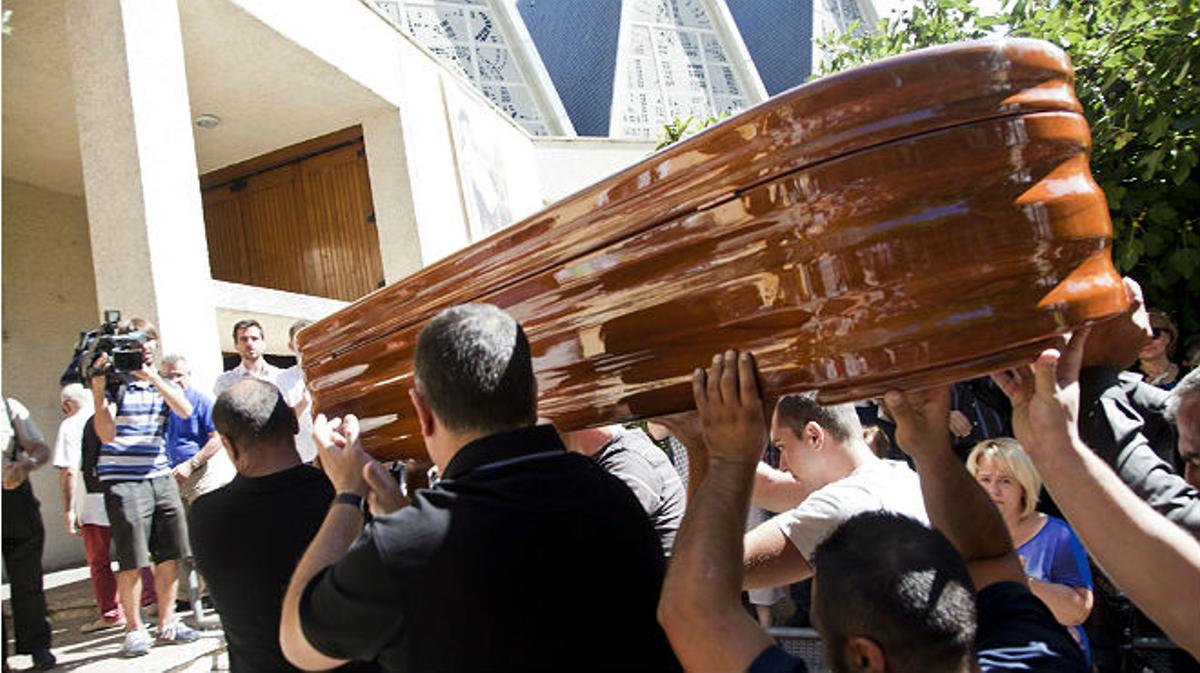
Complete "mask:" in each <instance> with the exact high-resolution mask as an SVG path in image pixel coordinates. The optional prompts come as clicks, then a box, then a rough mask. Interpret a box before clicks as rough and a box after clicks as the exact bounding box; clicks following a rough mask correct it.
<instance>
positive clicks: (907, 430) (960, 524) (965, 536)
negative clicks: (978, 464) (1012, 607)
mask: <svg viewBox="0 0 1200 673" xmlns="http://www.w3.org/2000/svg"><path fill="white" fill-rule="evenodd" d="M884 400H885V402H886V404H887V408H888V413H890V414H891V416H892V418H893V419H894V420H895V421H896V441H897V442H898V443H899V444H900V447H901V448H902V449H904V451H905V452H906V453H908V454H909V455H910V456H912V458H913V462H914V463H916V468H917V475H918V476H919V477H920V479H921V493H922V495H923V497H924V499H925V511H926V512H928V513H929V522H930V523H931V524H932V525H933V527H934V528H937V529H938V530H940V531H941V532H942V534H943V535H945V536H946V538H947V539H949V540H950V543H951V544H953V545H954V548H955V549H957V550H958V553H959V554H960V555H962V557H963V560H964V561H966V564H967V570H968V571H969V572H970V573H971V580H972V581H973V582H974V583H975V589H976V590H977V591H978V590H981V589H983V588H984V587H986V586H988V585H990V584H995V583H997V582H1020V583H1024V582H1025V571H1024V569H1023V568H1022V567H1021V561H1020V559H1019V558H1018V557H1017V554H1016V552H1015V551H1014V550H1013V545H1012V538H1011V537H1010V536H1009V534H1008V529H1007V528H1006V527H1005V526H1004V520H1003V519H1002V518H1001V517H1000V512H999V511H997V509H996V506H995V505H994V504H993V503H992V501H991V500H990V499H989V498H988V496H987V494H986V493H984V491H983V489H982V488H980V486H979V483H978V482H976V481H975V479H974V477H972V476H971V474H970V473H969V472H967V469H966V467H964V466H963V464H962V462H961V461H959V460H958V458H957V457H956V456H955V455H954V451H953V450H952V449H951V446H950V436H949V434H948V433H947V432H946V424H947V423H948V422H949V420H948V419H949V417H950V390H949V388H941V389H936V390H923V391H915V392H908V393H902V392H900V391H897V390H893V391H889V392H888V393H887V395H886V397H885V398H884Z"/></svg>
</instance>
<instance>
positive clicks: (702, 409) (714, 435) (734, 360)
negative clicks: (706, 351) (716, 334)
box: [692, 350, 767, 465]
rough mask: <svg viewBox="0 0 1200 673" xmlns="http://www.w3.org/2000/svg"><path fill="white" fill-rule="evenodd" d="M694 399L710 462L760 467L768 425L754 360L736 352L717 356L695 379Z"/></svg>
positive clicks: (693, 386) (693, 380)
mask: <svg viewBox="0 0 1200 673" xmlns="http://www.w3.org/2000/svg"><path fill="white" fill-rule="evenodd" d="M692 395H693V396H694V397H695V398H696V410H697V411H698V412H699V413H700V426H701V427H702V428H703V429H704V444H705V445H706V446H707V447H708V456H709V461H710V462H711V461H725V462H730V463H743V464H750V465H757V464H758V461H759V459H761V458H762V453H763V447H765V446H766V445H767V422H766V418H765V415H764V413H763V401H762V396H761V395H760V394H759V392H758V367H757V366H756V365H755V363H754V357H753V356H752V355H750V353H741V354H740V355H739V353H738V352H737V351H735V350H728V351H725V353H724V354H723V355H715V356H713V361H712V366H711V367H709V368H708V369H707V370H704V369H697V370H696V372H695V374H693V375H692Z"/></svg>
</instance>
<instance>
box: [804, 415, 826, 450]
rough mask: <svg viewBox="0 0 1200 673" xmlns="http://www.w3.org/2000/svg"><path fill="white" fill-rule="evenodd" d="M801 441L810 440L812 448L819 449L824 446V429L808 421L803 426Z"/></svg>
mask: <svg viewBox="0 0 1200 673" xmlns="http://www.w3.org/2000/svg"><path fill="white" fill-rule="evenodd" d="M801 439H811V440H812V443H813V448H814V449H820V448H821V447H822V446H824V444H825V428H822V427H821V424H820V423H817V422H816V421H809V422H807V423H805V424H804V437H802V438H801Z"/></svg>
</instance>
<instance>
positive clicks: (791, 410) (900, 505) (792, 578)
mask: <svg viewBox="0 0 1200 673" xmlns="http://www.w3.org/2000/svg"><path fill="white" fill-rule="evenodd" d="M771 443H772V444H773V445H775V447H776V448H778V449H779V450H780V452H781V454H782V460H781V463H780V467H781V468H783V470H784V471H786V472H788V473H790V475H791V478H792V479H794V480H795V481H796V485H797V488H796V489H795V491H794V492H795V493H796V494H797V498H798V499H802V500H801V502H800V503H799V504H797V505H796V506H794V507H792V508H790V509H788V510H787V511H784V512H783V513H782V514H779V515H777V516H775V517H774V518H772V519H771V520H769V521H767V522H765V523H763V524H761V525H759V526H758V527H756V528H754V529H753V530H751V531H750V532H749V533H747V534H746V538H745V551H744V555H743V557H742V558H743V569H744V571H745V574H744V576H743V577H744V579H743V587H744V588H747V589H757V588H762V587H772V586H783V585H787V584H791V583H793V582H799V581H801V580H803V579H806V578H808V577H810V576H811V575H812V566H811V565H810V563H809V559H810V558H812V554H813V550H814V549H815V548H816V546H817V545H818V544H820V542H821V541H822V540H824V539H825V538H826V537H827V536H828V535H829V534H830V533H832V532H833V531H834V529H836V528H837V527H838V526H840V525H841V524H842V523H844V522H845V521H847V520H849V519H850V518H851V517H853V516H854V515H856V514H861V513H863V512H872V511H889V512H895V513H898V514H906V515H908V516H910V517H912V518H914V519H916V520H918V521H920V522H922V523H925V524H926V525H928V523H929V517H928V516H927V515H926V513H925V504H924V502H923V500H922V498H921V485H920V482H919V481H918V479H917V473H916V472H913V471H912V470H911V469H909V467H908V465H907V464H905V463H903V462H900V461H894V460H882V459H880V458H878V457H876V456H875V454H874V452H872V451H871V449H870V447H868V446H867V445H866V443H865V442H864V441H863V430H862V425H861V424H860V423H859V421H858V414H857V413H856V412H855V411H854V405H852V404H837V405H823V404H820V403H818V402H817V399H816V394H815V393H805V394H797V395H786V396H784V397H782V398H780V400H779V402H778V403H777V404H776V405H775V413H774V415H773V416H772V418H771ZM759 481H760V482H761V479H760V480H759ZM756 488H757V487H756Z"/></svg>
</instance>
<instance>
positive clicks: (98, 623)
mask: <svg viewBox="0 0 1200 673" xmlns="http://www.w3.org/2000/svg"><path fill="white" fill-rule="evenodd" d="M123 626H125V618H124V617H116V618H114V619H105V618H104V617H97V618H95V619H93V620H92V621H90V622H88V623H86V624H84V625H83V626H80V627H79V632H80V633H95V632H96V631H107V630H109V629H115V628H120V627H123Z"/></svg>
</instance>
